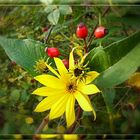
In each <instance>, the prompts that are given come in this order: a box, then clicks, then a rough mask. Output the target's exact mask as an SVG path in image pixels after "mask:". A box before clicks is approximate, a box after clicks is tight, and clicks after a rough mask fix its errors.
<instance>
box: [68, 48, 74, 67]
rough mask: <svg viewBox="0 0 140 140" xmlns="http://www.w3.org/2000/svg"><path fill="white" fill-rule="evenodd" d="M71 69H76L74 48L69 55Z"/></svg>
mask: <svg viewBox="0 0 140 140" xmlns="http://www.w3.org/2000/svg"><path fill="white" fill-rule="evenodd" d="M69 69H74V57H73V50H72V51H71V53H70V56H69Z"/></svg>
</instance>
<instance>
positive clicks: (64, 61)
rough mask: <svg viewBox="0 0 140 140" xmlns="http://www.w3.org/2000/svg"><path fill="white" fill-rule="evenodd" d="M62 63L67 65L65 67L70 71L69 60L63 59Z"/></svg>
mask: <svg viewBox="0 0 140 140" xmlns="http://www.w3.org/2000/svg"><path fill="white" fill-rule="evenodd" d="M62 62H63V64H64V65H65V67H66V68H67V69H68V68H69V60H67V59H63V60H62Z"/></svg>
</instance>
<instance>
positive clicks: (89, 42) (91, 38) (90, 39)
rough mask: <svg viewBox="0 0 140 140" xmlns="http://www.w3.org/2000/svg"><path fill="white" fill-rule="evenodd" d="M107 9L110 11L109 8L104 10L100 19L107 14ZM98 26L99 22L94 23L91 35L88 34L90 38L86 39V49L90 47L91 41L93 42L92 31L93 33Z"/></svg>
mask: <svg viewBox="0 0 140 140" xmlns="http://www.w3.org/2000/svg"><path fill="white" fill-rule="evenodd" d="M109 9H110V7H107V8H106V9H105V11H104V12H103V14H102V17H104V16H105V15H106V14H107V13H108V11H109ZM98 24H99V21H98V22H97V23H96V25H95V27H94V29H93V31H92V33H91V34H90V37H89V39H88V45H87V48H88V47H89V46H90V45H91V43H92V41H93V39H94V31H95V29H96V28H97V26H98Z"/></svg>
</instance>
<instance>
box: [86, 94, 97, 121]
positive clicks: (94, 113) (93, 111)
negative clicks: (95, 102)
mask: <svg viewBox="0 0 140 140" xmlns="http://www.w3.org/2000/svg"><path fill="white" fill-rule="evenodd" d="M85 98H86V99H87V101H88V102H89V103H90V105H91V102H90V99H89V97H88V96H87V95H85ZM91 107H92V105H91ZM92 113H93V115H94V120H96V112H95V110H94V108H93V107H92Z"/></svg>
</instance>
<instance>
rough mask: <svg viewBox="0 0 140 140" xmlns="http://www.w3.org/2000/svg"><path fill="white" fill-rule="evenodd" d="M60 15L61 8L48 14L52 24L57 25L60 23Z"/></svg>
mask: <svg viewBox="0 0 140 140" xmlns="http://www.w3.org/2000/svg"><path fill="white" fill-rule="evenodd" d="M59 17H60V11H59V9H55V10H54V11H53V12H51V13H50V14H49V15H48V20H49V22H50V23H51V24H52V25H56V24H57V23H58V20H59Z"/></svg>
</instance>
